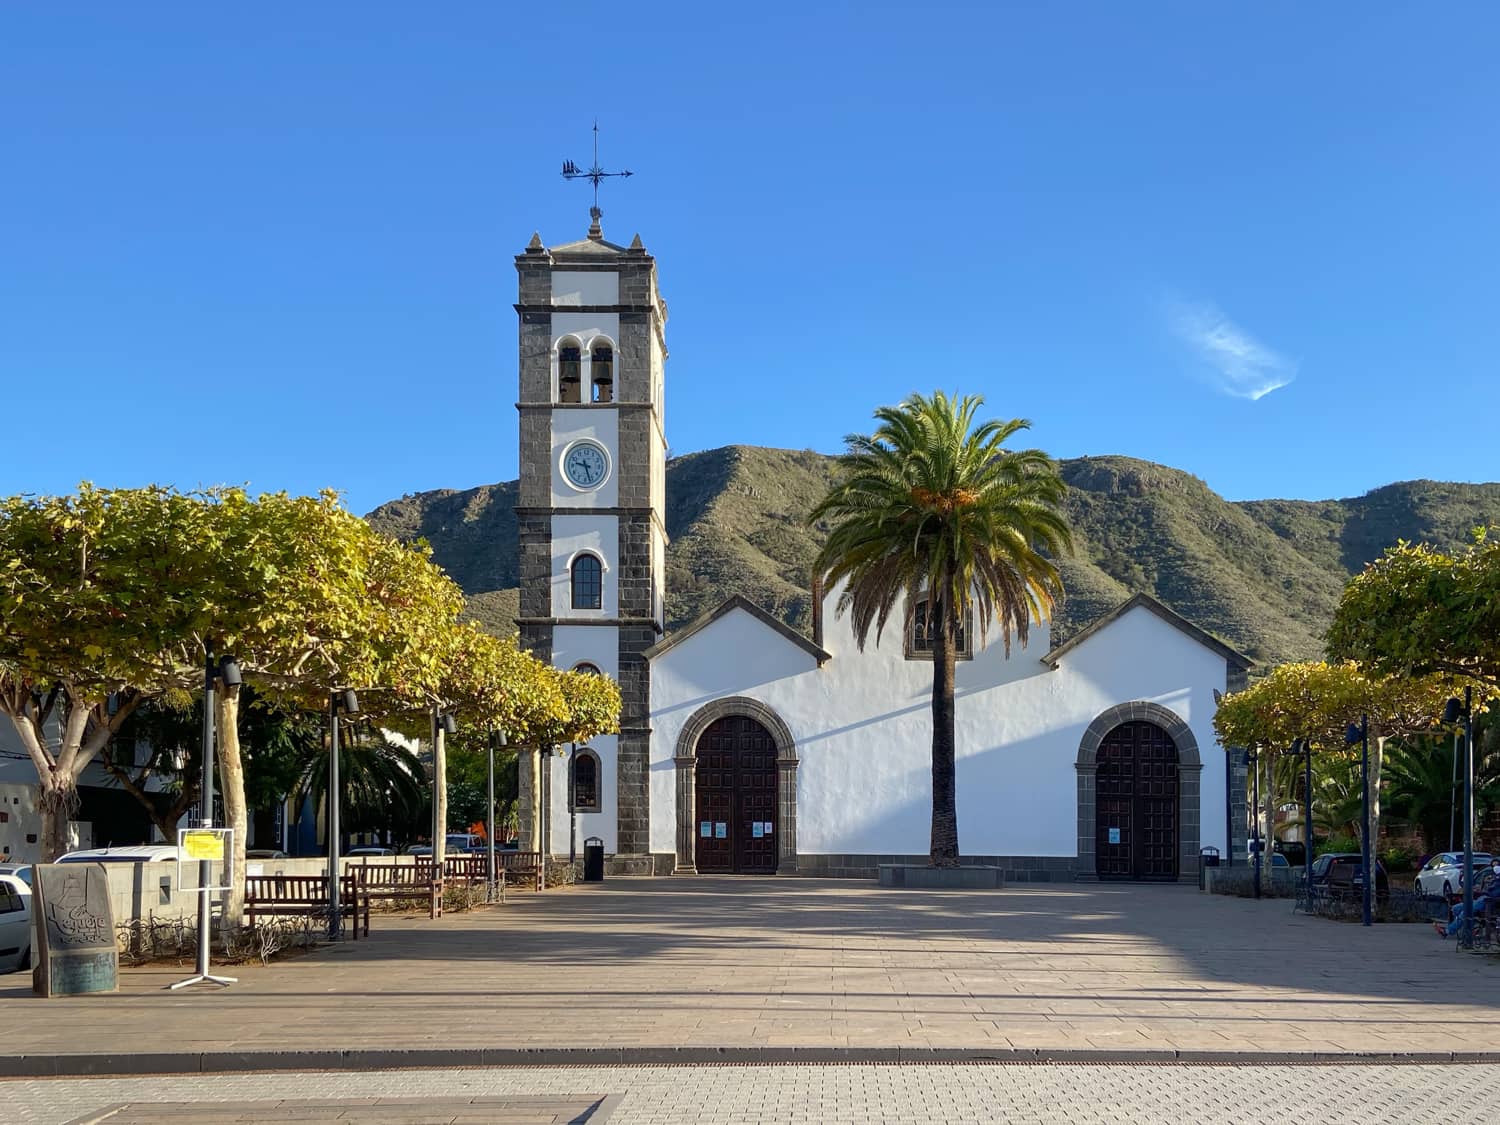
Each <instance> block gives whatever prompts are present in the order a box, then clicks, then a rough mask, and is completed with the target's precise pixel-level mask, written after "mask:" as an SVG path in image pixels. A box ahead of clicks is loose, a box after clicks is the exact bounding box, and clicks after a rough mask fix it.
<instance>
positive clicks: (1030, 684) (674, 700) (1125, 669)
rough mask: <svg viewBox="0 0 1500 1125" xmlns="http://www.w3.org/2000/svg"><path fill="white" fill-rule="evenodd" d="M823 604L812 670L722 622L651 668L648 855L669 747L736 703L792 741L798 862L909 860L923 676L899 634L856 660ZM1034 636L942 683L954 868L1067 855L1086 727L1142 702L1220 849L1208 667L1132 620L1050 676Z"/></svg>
mask: <svg viewBox="0 0 1500 1125" xmlns="http://www.w3.org/2000/svg"><path fill="white" fill-rule="evenodd" d="M833 608H834V596H833V595H830V596H829V599H828V601H827V602H826V603H825V610H824V613H825V617H824V620H825V637H824V647H825V648H826V649H827V650H828V651H829V652H831V653H832V654H833V659H832V660H831V661H829V662H828V663H827V664H825V665H824V666H823V667H822V668H818V667H817V666H816V664H815V662H814V661H813V660H812V658H811V657H810V656H809V655H808V654H807V653H806V652H805V651H804V650H802V649H800V648H798V647H797V646H796V645H794V644H792V643H791V642H789V641H788V640H786V639H785V638H784V637H782V636H780V635H778V634H777V633H776V632H775V631H774V630H772V629H770V628H768V627H766V626H765V625H764V624H762V623H761V622H759V621H756V620H755V619H754V618H753V617H752V616H751V615H749V614H747V613H745V612H743V611H734V612H732V613H730V614H729V615H727V616H726V617H724V618H722V619H720V620H719V621H717V622H715V623H713V624H712V625H710V626H708V627H707V628H705V629H704V630H702V631H700V632H699V633H697V634H695V635H694V636H692V637H690V638H688V639H686V640H685V641H683V642H682V643H681V644H679V645H677V646H675V647H673V648H671V649H669V650H668V651H667V652H665V653H663V654H662V655H661V656H659V657H658V658H657V659H656V660H654V661H653V662H652V705H653V712H652V730H653V733H652V748H651V771H652V773H651V778H652V791H651V810H652V837H651V839H652V849H653V850H655V851H668V852H670V851H673V850H674V849H675V842H676V833H675V823H674V819H675V807H676V806H675V785H676V779H675V774H674V768H675V767H674V766H673V762H672V757H673V754H674V753H675V749H676V741H677V736H678V734H679V733H680V732H681V730H682V728H683V726H684V724H685V723H686V722H687V721H688V719H689V718H690V717H691V716H692V714H693V713H694V712H696V711H697V710H698V709H699V708H700V707H702V706H703V705H704V704H706V703H708V702H710V701H711V700H713V699H715V698H719V697H722V696H726V695H743V696H749V697H751V698H754V699H757V700H759V701H761V702H762V703H764V704H766V705H767V706H768V707H770V708H772V709H773V710H774V711H776V713H777V714H778V715H780V716H781V718H782V719H783V721H784V722H785V723H786V724H787V726H788V727H789V728H790V729H791V731H792V735H793V737H794V738H795V740H796V743H797V751H798V755H799V758H800V766H799V770H798V807H797V844H798V851H799V853H802V854H817V853H822V854H841V853H851V854H876V855H880V854H922V853H925V852H926V851H927V849H928V846H929V832H930V826H931V780H930V779H931V717H930V705H931V683H932V679H931V677H932V666H931V664H930V663H928V662H926V661H918V660H907V659H905V658H904V656H903V653H902V634H901V632H900V630H899V628H895V627H892V628H890V629H888V631H887V633H886V635H885V637H884V638H883V639H882V641H881V643H880V644H879V645H878V646H877V645H876V644H875V643H874V639H873V637H872V638H871V643H870V646H869V647H868V648H867V650H866V651H865V652H864V653H863V654H861V653H860V652H859V650H858V646H857V645H856V644H855V643H854V638H853V634H852V631H851V628H850V625H849V622H848V620H847V619H839V618H837V617H835V615H834V612H833ZM1049 647H1050V646H1049V638H1048V630H1047V629H1046V628H1045V627H1042V628H1037V629H1033V631H1032V635H1031V643H1030V644H1029V646H1028V647H1026V648H1024V649H1022V648H1020V647H1019V646H1018V645H1017V646H1015V647H1014V648H1013V649H1012V652H1011V655H1010V656H1009V658H1007V657H1006V655H1005V652H1004V648H1003V645H1002V644H1001V643H1000V641H999V639H998V638H997V637H994V636H992V637H991V638H990V644H989V646H988V647H986V648H979V649H978V650H977V651H976V652H975V655H974V659H972V660H967V661H960V662H959V664H958V670H957V697H958V698H957V712H958V717H957V732H956V733H957V746H958V820H959V840H960V845H961V847H962V850H963V851H964V852H965V853H966V854H969V855H1008V856H1073V855H1076V854H1077V829H1078V799H1077V792H1078V790H1077V784H1078V782H1077V773H1076V770H1075V769H1074V765H1075V763H1076V761H1077V756H1078V748H1079V743H1080V741H1081V739H1082V736H1083V733H1084V731H1085V730H1086V728H1087V727H1088V725H1089V723H1091V722H1092V721H1093V719H1094V718H1095V717H1096V716H1097V715H1099V714H1100V713H1101V712H1102V711H1105V710H1107V709H1108V708H1110V707H1113V706H1115V705H1117V704H1119V703H1125V702H1131V701H1135V700H1149V701H1152V702H1155V703H1159V704H1161V705H1162V706H1164V707H1166V708H1168V709H1169V710H1171V711H1173V712H1175V713H1176V714H1178V715H1180V716H1181V717H1182V718H1183V719H1184V721H1186V722H1187V723H1188V724H1189V726H1190V727H1191V728H1192V730H1193V731H1194V734H1195V737H1196V738H1197V740H1198V747H1199V752H1200V755H1201V756H1202V759H1203V763H1204V768H1203V773H1202V775H1201V782H1202V785H1201V792H1202V794H1203V801H1202V806H1201V807H1202V816H1201V820H1202V826H1203V832H1202V835H1203V842H1204V843H1217V844H1218V845H1219V846H1220V847H1221V848H1222V846H1223V845H1222V837H1223V821H1224V817H1223V791H1224V772H1223V769H1224V764H1223V755H1222V754H1221V753H1219V752H1218V751H1217V749H1216V746H1215V744H1214V742H1213V732H1212V728H1211V726H1210V719H1211V716H1212V711H1213V698H1212V691H1213V689H1214V688H1215V687H1217V688H1219V689H1220V690H1223V688H1224V678H1225V666H1224V661H1223V659H1222V658H1221V657H1219V656H1217V655H1216V654H1214V653H1213V652H1211V651H1209V650H1208V649H1206V648H1204V647H1202V646H1201V645H1199V644H1197V643H1196V642H1195V641H1193V640H1192V639H1191V638H1189V637H1187V636H1186V635H1185V634H1183V633H1182V632H1181V631H1179V630H1177V629H1175V628H1173V627H1172V626H1170V625H1168V624H1167V623H1166V622H1164V621H1162V620H1161V619H1160V618H1158V617H1157V616H1156V615H1155V614H1153V613H1151V612H1150V611H1149V610H1147V609H1144V608H1137V609H1135V610H1132V611H1131V612H1130V613H1128V614H1127V615H1125V616H1124V617H1122V618H1120V619H1119V620H1117V621H1116V622H1114V623H1113V624H1111V625H1110V626H1109V627H1107V628H1106V629H1104V630H1102V631H1101V632H1099V633H1098V634H1095V635H1094V636H1093V637H1092V638H1090V639H1089V640H1088V641H1086V642H1084V643H1083V644H1082V645H1080V646H1079V647H1078V648H1077V649H1075V650H1073V651H1072V652H1070V653H1068V654H1066V655H1065V657H1064V658H1063V663H1062V665H1061V667H1059V668H1058V669H1056V670H1052V669H1049V668H1048V667H1046V666H1045V665H1043V664H1042V663H1041V659H1040V658H1041V656H1042V655H1043V654H1044V653H1046V652H1047V650H1048V648H1049Z"/></svg>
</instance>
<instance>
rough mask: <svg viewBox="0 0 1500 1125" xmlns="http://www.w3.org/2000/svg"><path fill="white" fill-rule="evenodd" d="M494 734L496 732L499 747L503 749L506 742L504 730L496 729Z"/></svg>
mask: <svg viewBox="0 0 1500 1125" xmlns="http://www.w3.org/2000/svg"><path fill="white" fill-rule="evenodd" d="M495 734H496V736H497V738H498V739H499V745H500V747H501V748H502V749H503V748H504V747H505V745H506V742H505V732H504V731H503V730H501V731H496V732H495Z"/></svg>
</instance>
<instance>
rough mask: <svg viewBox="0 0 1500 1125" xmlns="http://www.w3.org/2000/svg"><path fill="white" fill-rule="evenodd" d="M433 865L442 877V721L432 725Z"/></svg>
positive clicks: (444, 803)
mask: <svg viewBox="0 0 1500 1125" xmlns="http://www.w3.org/2000/svg"><path fill="white" fill-rule="evenodd" d="M432 807H433V810H434V812H433V817H432V865H433V868H434V869H435V870H436V871H437V873H438V876H439V877H441V876H442V871H443V860H444V859H445V858H446V857H447V852H448V743H447V740H446V739H445V738H444V737H443V723H442V720H441V719H436V718H435V719H434V720H433V723H432Z"/></svg>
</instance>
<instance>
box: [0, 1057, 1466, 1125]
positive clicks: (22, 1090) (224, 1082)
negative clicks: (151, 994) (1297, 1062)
mask: <svg viewBox="0 0 1500 1125" xmlns="http://www.w3.org/2000/svg"><path fill="white" fill-rule="evenodd" d="M1492 1079H1493V1067H1491V1066H1486V1065H1450V1066H1423V1065H1407V1066H1383V1065H1366V1066H1281V1065H1273V1066H1193V1065H1155V1066H1153V1065H1117V1066H1097V1065H1071V1066H1068V1065H1063V1066H1054V1065H1026V1066H1022V1065H993V1064H991V1065H984V1064H972V1065H947V1064H932V1065H926V1066H874V1065H834V1066H776V1067H765V1066H697V1067H680V1066H658V1067H513V1068H507V1067H498V1068H492V1069H486V1070H420V1071H381V1072H374V1073H363V1074H350V1073H344V1072H339V1073H318V1072H298V1073H277V1074H257V1075H250V1074H235V1075H202V1076H194V1077H173V1078H160V1077H157V1078H93V1079H48V1080H33V1079H15V1080H10V1081H5V1082H0V1106H3V1113H0V1119H3V1120H4V1121H6V1122H7V1123H8V1125H9V1123H15V1125H61V1123H64V1122H70V1121H75V1120H77V1119H79V1118H80V1117H83V1118H85V1119H86V1118H87V1115H90V1114H97V1113H98V1112H99V1111H100V1110H102V1109H104V1108H105V1107H108V1106H111V1105H119V1104H121V1103H130V1104H132V1105H136V1104H139V1103H145V1102H153V1101H154V1102H179V1103H180V1102H201V1103H205V1104H204V1105H203V1110H204V1116H203V1117H202V1118H201V1120H205V1121H207V1120H233V1117H234V1115H233V1114H232V1113H226V1114H224V1115H220V1116H217V1117H216V1116H215V1115H214V1114H213V1112H212V1103H214V1102H219V1103H240V1104H244V1103H245V1102H247V1101H264V1100H266V1099H271V1098H308V1099H347V1100H348V1101H349V1103H350V1106H351V1109H354V1108H356V1107H357V1106H358V1104H359V1103H360V1102H361V1100H364V1101H365V1104H368V1099H371V1098H387V1097H401V1098H407V1099H410V1098H422V1097H432V1098H435V1099H452V1098H456V1097H463V1098H481V1097H490V1098H495V1097H502V1096H531V1097H551V1098H559V1099H564V1098H578V1097H585V1096H592V1097H598V1096H599V1095H601V1094H604V1093H609V1094H612V1095H617V1096H618V1102H617V1103H616V1102H614V1101H613V1099H611V1100H612V1109H613V1112H612V1113H611V1114H610V1116H609V1125H677V1123H679V1122H709V1123H715V1125H741V1123H751V1122H776V1123H791V1125H843V1123H848V1125H855V1123H864V1122H893V1123H904V1122H913V1123H915V1122H924V1123H925V1122H976V1121H982V1122H1061V1123H1067V1125H1077V1123H1085V1122H1105V1121H1108V1122H1124V1123H1137V1122H1138V1123H1141V1125H1161V1123H1162V1122H1164V1121H1171V1122H1174V1123H1190V1122H1204V1123H1212V1125H1241V1123H1243V1125H1259V1123H1261V1122H1265V1121H1270V1120H1316V1121H1326V1120H1337V1121H1339V1122H1341V1123H1347V1125H1384V1123H1391V1125H1397V1123H1399V1125H1420V1123H1423V1122H1444V1123H1464V1122H1479V1121H1481V1120H1487V1119H1489V1117H1491V1116H1492V1112H1491V1111H1490V1110H1489V1109H1488V1107H1489V1106H1490V1105H1492V1102H1493V1099H1492V1098H1491V1097H1490V1094H1491V1093H1492ZM227 1108H228V1107H227V1105H226V1109H227ZM173 1120H182V1119H181V1118H174V1119H173ZM348 1120H350V1121H358V1120H361V1118H360V1117H358V1116H357V1115H351V1116H350V1117H349V1118H348Z"/></svg>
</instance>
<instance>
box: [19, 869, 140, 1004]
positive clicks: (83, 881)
mask: <svg viewBox="0 0 1500 1125" xmlns="http://www.w3.org/2000/svg"><path fill="white" fill-rule="evenodd" d="M33 872H34V881H33V884H32V898H31V910H32V916H33V918H34V920H35V923H36V936H35V940H33V942H32V948H33V950H34V954H35V962H36V963H35V966H34V967H33V968H32V971H31V987H32V991H34V992H36V993H38V994H39V995H41V996H77V995H80V994H82V993H87V992H114V991H116V990H117V989H118V988H119V986H120V984H119V975H120V953H119V950H118V949H117V948H116V947H115V918H114V910H113V908H112V906H111V903H110V898H109V874H108V873H107V872H106V871H105V870H104V865H103V864H99V863H39V864H37V865H36V867H35V868H34V869H33Z"/></svg>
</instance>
